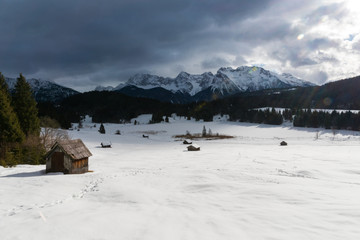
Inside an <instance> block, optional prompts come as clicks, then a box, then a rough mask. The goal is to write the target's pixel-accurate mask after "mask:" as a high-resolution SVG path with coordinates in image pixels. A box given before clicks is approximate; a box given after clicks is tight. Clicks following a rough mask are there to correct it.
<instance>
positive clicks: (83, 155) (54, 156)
mask: <svg viewBox="0 0 360 240" xmlns="http://www.w3.org/2000/svg"><path fill="white" fill-rule="evenodd" d="M90 156H92V154H91V152H90V151H89V149H88V148H87V147H86V146H85V144H84V143H83V142H82V141H81V140H80V139H75V140H64V141H59V142H56V143H55V144H54V145H53V146H52V148H51V149H50V151H49V152H48V153H47V154H46V172H47V173H48V172H63V173H65V174H78V173H86V172H88V171H89V157H90Z"/></svg>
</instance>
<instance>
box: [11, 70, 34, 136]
mask: <svg viewBox="0 0 360 240" xmlns="http://www.w3.org/2000/svg"><path fill="white" fill-rule="evenodd" d="M13 107H14V110H15V112H16V114H17V116H18V119H19V123H20V127H21V129H22V131H23V132H24V133H25V135H26V136H29V135H34V136H39V134H40V121H39V118H38V109H37V106H36V101H35V99H34V97H33V96H32V92H31V87H30V85H29V83H27V82H26V80H25V77H24V76H23V75H22V74H20V77H19V78H17V82H16V85H15V93H14V96H13Z"/></svg>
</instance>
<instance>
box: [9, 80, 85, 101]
mask: <svg viewBox="0 0 360 240" xmlns="http://www.w3.org/2000/svg"><path fill="white" fill-rule="evenodd" d="M5 81H6V83H7V85H8V87H9V91H10V92H13V91H14V90H15V84H16V78H5ZM26 81H27V82H28V83H29V85H30V87H31V90H32V91H33V93H34V97H35V99H36V101H38V102H59V101H61V100H63V99H65V98H67V97H69V96H72V95H75V94H79V92H77V91H75V90H73V89H71V88H67V87H64V86H61V85H59V84H56V83H54V82H51V81H47V80H39V79H34V78H31V79H27V80H26Z"/></svg>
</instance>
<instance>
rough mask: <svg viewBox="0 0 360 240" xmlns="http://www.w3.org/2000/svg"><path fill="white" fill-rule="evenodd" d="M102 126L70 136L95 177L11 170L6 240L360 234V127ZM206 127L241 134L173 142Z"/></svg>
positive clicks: (0, 172) (3, 205) (4, 178)
mask: <svg viewBox="0 0 360 240" xmlns="http://www.w3.org/2000/svg"><path fill="white" fill-rule="evenodd" d="M144 121H145V120H144ZM93 125H94V124H87V123H84V126H85V128H84V129H81V130H80V131H70V132H69V134H70V135H71V136H72V137H73V138H81V139H82V140H83V141H84V142H85V144H86V145H87V146H88V148H89V149H90V151H91V152H92V153H93V156H92V157H90V159H89V167H90V169H91V170H93V172H89V173H86V174H81V175H62V174H47V175H46V174H45V173H44V170H45V166H44V165H41V166H28V165H20V166H17V167H15V168H1V167H0V239H1V240H7V239H36V240H42V239H52V240H53V239H122V240H126V239H134V240H135V239H153V240H161V239H164V240H170V239H171V240H173V239H175V240H176V239H194V240H201V239H204V240H209V239H214V240H219V239H226V240H229V239H236V240H239V239H251V240H252V239H292V240H293V239H299V240H304V239H326V240H329V239H347V240H348V239H354V240H355V239H360V227H359V226H360V158H359V156H360V136H359V133H358V132H351V131H337V132H332V131H325V130H321V129H306V128H293V127H288V126H286V125H284V126H269V125H255V124H247V123H232V122H224V121H218V122H211V123H204V122H195V121H186V120H185V119H181V120H179V119H177V120H174V119H172V118H170V123H161V124H153V125H147V124H142V125H134V124H126V125H120V124H119V125H116V124H104V125H105V129H106V134H105V135H101V134H99V133H98V131H97V130H98V127H99V125H97V127H93ZM204 125H205V127H206V128H207V129H209V128H210V129H211V131H212V132H213V133H217V132H218V133H222V134H228V135H233V136H235V138H233V139H226V140H213V141H206V140H202V141H196V144H198V145H199V146H201V151H199V152H188V151H186V146H185V145H183V144H182V142H181V141H175V139H174V138H173V137H172V136H173V135H175V134H184V133H185V132H186V131H189V132H190V133H200V132H201V131H202V128H203V126H204ZM90 126H92V128H90ZM116 130H120V131H121V135H115V134H114V133H115V132H116ZM142 134H147V135H149V139H146V138H143V137H142ZM282 140H285V141H286V142H287V143H288V146H285V147H284V146H279V143H280V142H281V141H282ZM102 141H106V142H112V148H100V143H101V142H102Z"/></svg>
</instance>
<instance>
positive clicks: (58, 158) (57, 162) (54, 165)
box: [51, 152, 64, 172]
mask: <svg viewBox="0 0 360 240" xmlns="http://www.w3.org/2000/svg"><path fill="white" fill-rule="evenodd" d="M51 172H64V153H63V152H54V153H53V155H52V156H51Z"/></svg>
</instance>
